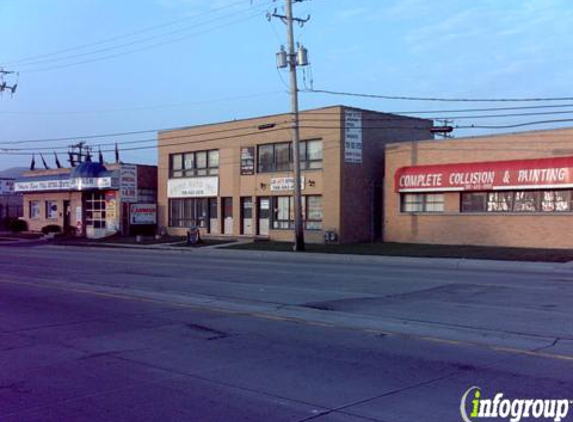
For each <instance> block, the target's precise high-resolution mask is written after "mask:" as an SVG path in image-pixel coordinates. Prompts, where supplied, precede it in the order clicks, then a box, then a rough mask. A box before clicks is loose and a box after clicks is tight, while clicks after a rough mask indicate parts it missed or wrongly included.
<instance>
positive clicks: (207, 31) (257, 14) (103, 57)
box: [20, 12, 259, 73]
mask: <svg viewBox="0 0 573 422" xmlns="http://www.w3.org/2000/svg"><path fill="white" fill-rule="evenodd" d="M257 16H259V12H257V13H254V14H250V15H248V16H245V17H243V18H241V19H235V20H232V21H230V22H227V23H225V24H223V25H218V26H215V27H213V28H210V29H207V30H205V31H201V32H195V33H191V34H189V35H186V36H183V37H179V38H174V39H171V40H168V41H163V42H160V43H155V44H150V45H147V46H144V47H140V48H137V49H131V50H127V51H123V52H120V53H114V54H108V55H106V56H102V57H97V58H93V59H87V60H82V61H78V62H73V63H67V64H62V65H57V66H48V67H43V68H37V69H27V70H22V71H20V73H34V72H44V71H47V70H56V69H64V68H68V67H73V66H78V65H82V64H87V63H93V62H98V61H102V60H108V59H112V58H115V57H123V56H125V55H128V54H133V53H138V52H141V51H146V50H150V49H153V48H157V47H161V46H164V45H167V44H173V43H176V42H180V41H184V40H187V39H189V38H192V37H195V36H198V35H204V34H208V33H211V32H213V31H216V30H219V29H222V28H226V27H229V26H231V25H235V24H238V23H241V22H245V21H247V20H249V19H253V18H255V17H257Z"/></svg>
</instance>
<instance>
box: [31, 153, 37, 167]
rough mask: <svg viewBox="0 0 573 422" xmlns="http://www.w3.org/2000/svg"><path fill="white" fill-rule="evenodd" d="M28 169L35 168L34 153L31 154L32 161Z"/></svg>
mask: <svg viewBox="0 0 573 422" xmlns="http://www.w3.org/2000/svg"><path fill="white" fill-rule="evenodd" d="M30 170H36V154H32V162H31V163H30Z"/></svg>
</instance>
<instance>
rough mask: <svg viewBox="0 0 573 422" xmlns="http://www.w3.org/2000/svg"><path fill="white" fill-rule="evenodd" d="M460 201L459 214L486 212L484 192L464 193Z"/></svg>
mask: <svg viewBox="0 0 573 422" xmlns="http://www.w3.org/2000/svg"><path fill="white" fill-rule="evenodd" d="M461 199H462V204H461V212H485V210H486V204H487V193H486V192H464V193H462V198H461Z"/></svg>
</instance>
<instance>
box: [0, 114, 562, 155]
mask: <svg viewBox="0 0 573 422" xmlns="http://www.w3.org/2000/svg"><path fill="white" fill-rule="evenodd" d="M562 121H568V122H569V121H573V119H561V120H549V121H547V120H545V121H537V122H525V123H520V124H518V125H505V126H474V125H472V126H465V127H457V128H459V129H462V128H463V129H484V128H490V129H491V128H495V129H507V128H513V127H519V126H528V125H536V124H546V123H549V122H562ZM289 123H290V121H287V120H285V121H282V122H277V123H276V124H277V125H279V126H282V125H287V126H285V127H275V128H272V129H266V130H264V132H261V130H256V131H251V132H246V133H245V132H243V133H238V134H233V135H228V136H223V137H214V138H207V139H199V140H192V141H187V142H177V143H170V144H158V145H151V146H143V147H132V148H123V149H122V150H123V151H138V150H148V149H155V148H163V147H167V146H181V145H196V144H202V143H206V142H212V141H218V140H225V139H234V138H240V137H244V136H252V135H255V134H261V133H269V132H277V131H281V130H287V129H288V128H289V126H288V124H289ZM254 127H255V126H253V125H251V126H250V128H254ZM346 128H349V127H347V126H345V125H331V126H327V125H317V126H314V125H305V124H301V129H303V130H304V129H326V130H332V129H346ZM177 129H189V128H176V129H170V130H177ZM245 129H249V127H239V128H229V129H221V130H214V131H208V132H201V133H194V134H184V135H174V136H162V137H161V140H162V141H165V140H169V139H182V138H193V137H198V136H205V135H210V134H218V133H226V132H234V131H238V130H241V131H244V130H245ZM429 129H430V127H428V126H425V127H424V126H370V127H368V126H367V127H363V130H423V131H429ZM132 133H133V132H132ZM65 139H66V140H69V139H70V138H65ZM568 139H569V138H568ZM568 139H567V140H568ZM148 142H157V139H156V138H148V139H141V140H135V141H127V142H121V143H119V144H121V145H126V144H136V143H148ZM111 145H115V142H114V143H105V144H96V145H94V146H95V147H98V146H111ZM54 149H62V147H61V146H58V147H43V148H35V149H33V148H31V147H30V148H0V150H2V152H1V153H3V154H8V155H9V154H15V155H31V154H33V152H34V151H40V150H42V151H46V150H54ZM24 150H29V151H30V152H23V151H24ZM110 151H113V150H102V152H110Z"/></svg>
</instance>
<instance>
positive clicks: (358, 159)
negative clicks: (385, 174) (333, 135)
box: [344, 110, 362, 163]
mask: <svg viewBox="0 0 573 422" xmlns="http://www.w3.org/2000/svg"><path fill="white" fill-rule="evenodd" d="M344 127H345V130H344V162H345V163H362V113H361V112H359V111H349V110H346V111H345V112H344Z"/></svg>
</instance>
